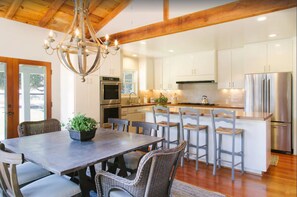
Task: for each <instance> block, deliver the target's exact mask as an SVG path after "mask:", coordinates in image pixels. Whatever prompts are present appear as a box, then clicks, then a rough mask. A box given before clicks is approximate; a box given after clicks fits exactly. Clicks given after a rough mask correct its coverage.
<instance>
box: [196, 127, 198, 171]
mask: <svg viewBox="0 0 297 197" xmlns="http://www.w3.org/2000/svg"><path fill="white" fill-rule="evenodd" d="M196 140H197V142H196V171H197V170H198V158H199V131H198V132H197V139H196Z"/></svg>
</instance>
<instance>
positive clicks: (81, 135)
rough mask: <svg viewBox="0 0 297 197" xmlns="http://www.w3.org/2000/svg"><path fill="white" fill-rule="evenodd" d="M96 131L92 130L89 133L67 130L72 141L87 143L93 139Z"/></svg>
mask: <svg viewBox="0 0 297 197" xmlns="http://www.w3.org/2000/svg"><path fill="white" fill-rule="evenodd" d="M96 130H97V128H96V129H93V130H91V131H76V130H72V129H68V131H69V135H70V138H71V139H73V140H79V141H88V140H91V139H93V138H94V137H95V134H96Z"/></svg>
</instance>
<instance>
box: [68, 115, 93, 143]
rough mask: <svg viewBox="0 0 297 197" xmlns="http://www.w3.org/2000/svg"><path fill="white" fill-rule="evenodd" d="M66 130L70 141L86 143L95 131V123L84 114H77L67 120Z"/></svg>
mask: <svg viewBox="0 0 297 197" xmlns="http://www.w3.org/2000/svg"><path fill="white" fill-rule="evenodd" d="M67 129H68V131H69V135H70V137H71V139H74V140H80V141H87V140H91V139H92V138H93V137H94V136H95V134H96V130H97V122H96V121H95V120H94V119H93V118H89V117H86V116H85V115H84V114H77V115H75V116H74V117H73V118H72V119H70V120H69V122H68V124H67Z"/></svg>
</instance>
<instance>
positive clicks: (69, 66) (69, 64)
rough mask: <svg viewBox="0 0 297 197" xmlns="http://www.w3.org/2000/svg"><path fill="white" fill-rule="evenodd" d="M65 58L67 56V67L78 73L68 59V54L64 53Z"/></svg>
mask: <svg viewBox="0 0 297 197" xmlns="http://www.w3.org/2000/svg"><path fill="white" fill-rule="evenodd" d="M66 58H67V63H68V66H67V67H68V68H69V69H70V70H72V71H74V72H75V73H77V74H79V72H77V70H76V69H75V67H74V66H73V64H72V62H71V59H70V54H69V53H66Z"/></svg>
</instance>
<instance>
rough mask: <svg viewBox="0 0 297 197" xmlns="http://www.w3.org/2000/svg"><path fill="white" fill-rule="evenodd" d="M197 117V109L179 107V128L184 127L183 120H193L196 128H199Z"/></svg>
mask: <svg viewBox="0 0 297 197" xmlns="http://www.w3.org/2000/svg"><path fill="white" fill-rule="evenodd" d="M199 117H200V112H199V110H198V109H194V108H189V107H184V108H179V118H180V124H181V128H184V123H185V120H187V121H188V120H194V122H195V124H194V125H196V126H197V130H199Z"/></svg>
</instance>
